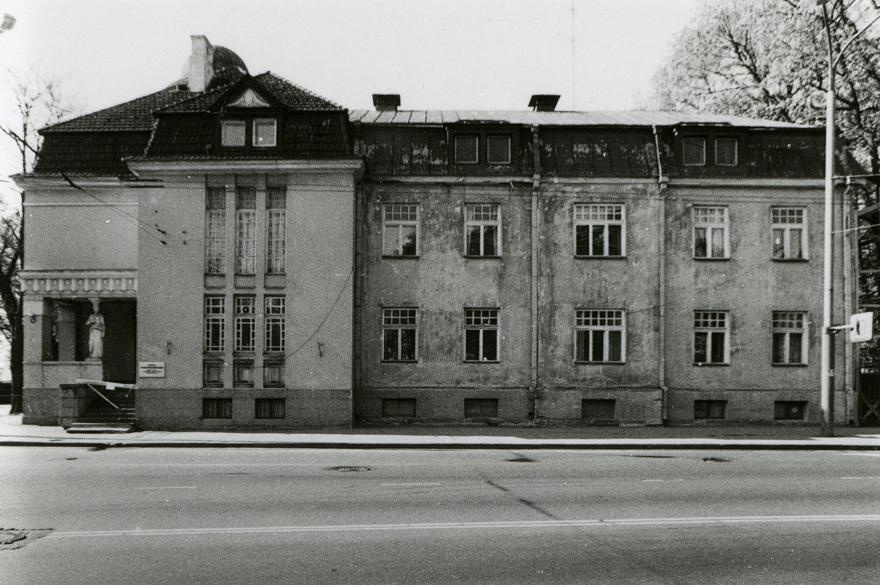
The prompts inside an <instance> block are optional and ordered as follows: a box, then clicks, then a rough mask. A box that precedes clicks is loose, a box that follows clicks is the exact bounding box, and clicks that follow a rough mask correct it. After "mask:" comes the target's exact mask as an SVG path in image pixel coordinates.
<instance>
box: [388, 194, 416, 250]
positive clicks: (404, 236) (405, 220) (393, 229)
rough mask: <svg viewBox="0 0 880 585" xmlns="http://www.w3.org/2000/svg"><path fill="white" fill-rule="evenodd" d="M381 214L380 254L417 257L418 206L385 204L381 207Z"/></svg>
mask: <svg viewBox="0 0 880 585" xmlns="http://www.w3.org/2000/svg"><path fill="white" fill-rule="evenodd" d="M382 213H383V216H384V217H383V221H382V241H383V244H382V254H383V255H384V256H417V255H418V253H419V249H418V241H419V206H418V205H417V204H415V203H386V204H385V205H383V206H382Z"/></svg>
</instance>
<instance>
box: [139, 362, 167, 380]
mask: <svg viewBox="0 0 880 585" xmlns="http://www.w3.org/2000/svg"><path fill="white" fill-rule="evenodd" d="M138 377H139V378H164V377H165V362H139V363H138Z"/></svg>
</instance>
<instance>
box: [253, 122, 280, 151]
mask: <svg viewBox="0 0 880 585" xmlns="http://www.w3.org/2000/svg"><path fill="white" fill-rule="evenodd" d="M276 127H277V125H276V121H275V120H272V119H261V120H254V146H256V147H270V146H275V130H276Z"/></svg>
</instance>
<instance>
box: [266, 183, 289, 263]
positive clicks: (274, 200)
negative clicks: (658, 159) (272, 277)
mask: <svg viewBox="0 0 880 585" xmlns="http://www.w3.org/2000/svg"><path fill="white" fill-rule="evenodd" d="M286 248H287V192H286V190H285V188H284V187H268V188H267V189H266V272H267V273H269V274H284V255H285V252H286Z"/></svg>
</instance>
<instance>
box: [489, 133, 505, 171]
mask: <svg viewBox="0 0 880 585" xmlns="http://www.w3.org/2000/svg"><path fill="white" fill-rule="evenodd" d="M486 162H488V163H489V164H490V165H509V164H510V136H504V135H494V136H493V135H491V134H490V135H489V136H487V137H486Z"/></svg>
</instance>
